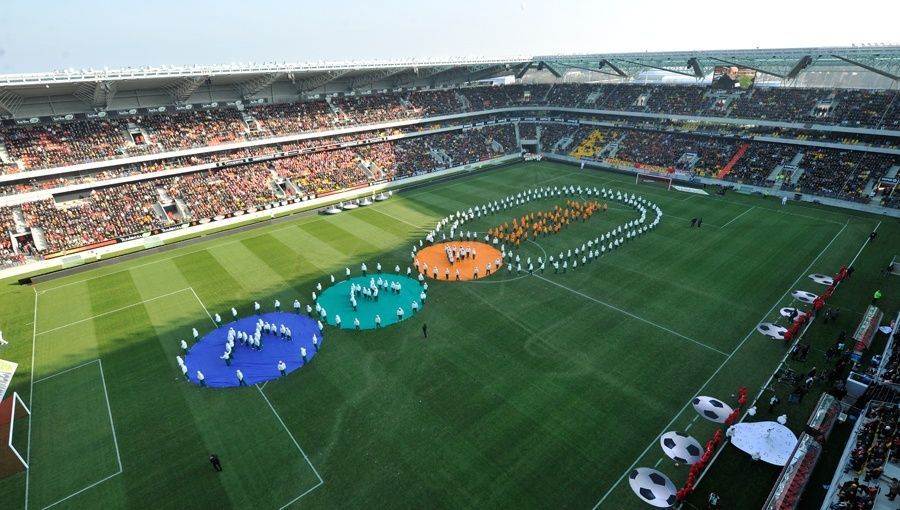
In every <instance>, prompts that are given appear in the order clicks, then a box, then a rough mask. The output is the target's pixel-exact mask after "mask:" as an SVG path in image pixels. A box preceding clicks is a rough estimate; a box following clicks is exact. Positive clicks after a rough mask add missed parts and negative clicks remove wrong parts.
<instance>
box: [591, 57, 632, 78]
mask: <svg viewBox="0 0 900 510" xmlns="http://www.w3.org/2000/svg"><path fill="white" fill-rule="evenodd" d="M606 66H609V68H610V69H612V70H613V72H614V73H616V74H617V75H619V76H621V77H622V78H628V73H626V72H625V71H623V70H621V69H619V68H618V67H616V65H615V64H613V63H612V62H610V61H609V60H606V59H603V60H601V61H600V66H599V67H597V69H603V68H604V67H606Z"/></svg>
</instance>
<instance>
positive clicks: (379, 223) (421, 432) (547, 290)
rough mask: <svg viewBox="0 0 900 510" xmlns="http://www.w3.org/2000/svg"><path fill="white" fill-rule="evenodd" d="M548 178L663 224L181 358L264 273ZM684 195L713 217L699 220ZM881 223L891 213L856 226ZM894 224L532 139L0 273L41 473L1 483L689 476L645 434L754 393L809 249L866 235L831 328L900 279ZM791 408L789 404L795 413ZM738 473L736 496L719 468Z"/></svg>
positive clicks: (587, 481) (49, 490) (507, 488)
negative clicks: (660, 173) (347, 199)
mask: <svg viewBox="0 0 900 510" xmlns="http://www.w3.org/2000/svg"><path fill="white" fill-rule="evenodd" d="M563 184H576V185H582V186H607V187H610V186H612V187H616V188H618V189H621V190H623V191H626V190H627V191H629V192H635V193H637V194H642V195H643V196H645V197H647V198H649V199H651V200H653V201H655V202H656V203H657V204H659V205H660V207H661V208H662V209H663V212H664V217H663V221H662V224H661V225H660V227H659V228H658V229H656V230H654V231H652V232H651V233H649V234H648V235H645V236H641V237H639V238H638V239H637V240H635V241H632V242H629V243H627V244H626V245H625V246H624V247H623V248H620V249H619V250H617V251H615V252H613V253H611V254H607V255H605V256H604V257H603V258H601V259H599V260H597V261H595V262H594V263H592V264H591V265H589V266H587V267H584V268H579V269H578V271H577V272H572V271H569V272H568V273H567V274H565V275H563V274H559V275H554V274H552V273H553V271H552V270H549V271H548V272H547V274H545V275H544V276H543V277H539V276H524V277H516V275H515V273H513V275H512V276H508V275H507V274H506V272H505V271H504V272H502V274H500V275H494V276H493V277H492V278H491V279H486V280H482V281H477V282H464V283H457V282H449V283H448V282H436V283H433V284H432V285H431V288H430V290H429V298H428V303H427V306H425V308H424V309H423V311H422V312H421V313H419V314H417V315H416V316H415V317H413V318H411V319H409V320H406V321H404V322H403V323H401V324H399V325H396V326H392V327H390V328H384V329H381V330H372V331H364V332H360V333H357V332H351V331H343V332H336V331H334V330H328V331H326V335H325V342H324V345H323V348H322V351H321V352H320V353H319V354H318V355H317V356H316V358H315V360H314V362H312V363H311V364H310V365H309V366H308V367H304V368H303V369H301V370H299V371H297V372H296V373H294V374H291V375H290V376H288V377H286V378H284V379H281V380H278V381H273V382H269V383H267V384H266V385H265V386H264V387H249V388H241V389H226V390H211V389H207V388H199V387H196V386H194V385H191V384H189V383H186V382H184V381H183V379H182V378H181V373H180V371H179V369H178V367H177V365H176V362H175V356H176V354H178V353H179V348H178V340H179V339H180V338H189V337H190V329H191V328H192V327H197V328H198V329H199V330H200V331H201V333H204V332H207V331H209V330H210V329H212V327H213V324H212V323H211V321H210V319H209V316H208V314H207V312H209V313H216V312H219V313H222V315H223V316H225V315H226V312H227V311H228V309H229V308H231V307H236V308H237V309H238V310H239V311H240V312H241V313H242V314H246V313H250V310H251V304H252V302H253V300H258V301H260V302H261V303H264V305H269V306H271V302H272V300H273V299H275V298H279V299H280V300H281V302H282V303H291V302H292V301H293V300H294V299H295V298H299V299H300V300H301V302H303V303H304V304H305V303H306V302H307V301H308V300H309V295H310V292H311V291H312V290H313V289H314V287H315V284H316V283H317V282H322V283H323V285H324V284H325V282H326V280H327V277H328V275H329V274H332V273H333V274H335V275H342V274H343V270H344V267H345V266H350V267H351V268H353V269H354V270H356V269H357V268H358V267H359V263H360V262H362V261H367V262H369V265H370V267H372V266H374V262H376V261H380V262H381V263H382V264H383V265H384V266H385V267H390V268H393V267H394V265H395V264H400V265H401V266H403V267H405V266H406V265H409V264H410V261H409V252H410V247H411V246H412V244H413V243H414V242H416V241H417V240H418V239H420V238H422V237H423V236H424V234H425V232H426V231H427V230H428V229H429V228H430V227H431V226H432V225H433V224H434V222H435V221H436V220H437V219H439V218H441V217H443V216H444V215H446V214H448V213H450V212H453V211H456V210H461V209H468V208H469V207H471V206H475V205H478V204H482V203H484V202H485V201H488V200H495V199H500V198H502V197H503V196H506V195H509V194H512V193H516V192H518V191H521V190H524V189H525V188H526V187H531V186H537V185H563ZM547 204H548V203H545V202H537V203H531V204H528V205H527V206H523V207H521V208H519V209H517V210H514V211H508V213H509V214H508V218H506V219H507V220H511V219H512V217H513V215H515V214H519V213H524V212H526V211H531V210H546V209H547V208H548V207H547ZM695 216H702V217H703V220H704V223H703V228H702V229H691V228H688V222H687V220H688V219H690V218H692V217H695ZM636 217H637V215H636V213H634V212H633V211H632V210H630V209H629V210H626V209H624V208H621V207H619V206H614V207H612V208H611V209H610V210H609V211H608V212H607V213H606V214H605V215H598V216H595V218H593V219H591V220H590V221H589V222H588V223H585V224H578V225H574V226H573V227H572V228H571V229H570V230H568V231H566V232H565V233H563V234H561V235H559V236H555V237H552V238H546V239H541V240H540V241H539V243H538V244H534V243H527V246H523V247H522V248H523V249H522V254H523V258H524V257H525V256H527V255H531V256H533V257H534V256H537V255H539V254H542V253H543V252H544V251H546V252H547V253H554V252H559V251H560V250H561V249H563V248H564V247H566V248H567V247H570V246H572V245H573V244H574V243H575V242H576V241H577V243H578V244H581V240H582V239H587V237H588V236H590V237H594V235H597V234H599V233H600V232H605V231H606V230H609V229H610V228H612V226H614V225H618V224H620V223H623V222H625V221H628V220H629V219H633V218H636ZM501 219H503V216H502V215H501V216H496V217H491V218H489V219H488V220H481V222H480V223H478V222H476V223H473V224H471V227H467V228H472V229H473V230H474V229H481V230H482V231H483V230H484V229H486V227H487V226H489V225H493V223H496V222H497V221H498V220H501ZM876 227H877V228H878V232H879V233H880V237H879V238H878V240H877V241H876V242H874V243H870V244H869V245H867V246H865V247H864V241H865V239H866V237H867V235H868V234H869V232H871V231H872V230H873V229H874V228H876ZM898 227H900V226H898V223H897V221H896V220H895V219H886V218H885V219H883V218H879V217H875V216H871V215H865V214H861V213H853V212H848V211H843V210H837V209H828V208H823V207H817V206H812V205H809V204H789V205H787V206H785V207H782V206H781V204H780V203H779V202H777V201H776V200H775V199H772V198H770V199H764V198H761V197H748V196H741V195H735V194H729V195H727V196H725V197H720V196H709V197H703V196H696V195H690V194H685V193H678V192H674V191H666V190H665V189H664V188H662V187H658V186H653V185H635V184H634V178H633V177H628V176H623V175H617V174H612V173H607V172H601V171H592V170H577V169H576V168H575V167H570V166H563V165H558V164H552V163H529V164H518V165H514V166H510V167H505V168H501V169H496V170H491V171H488V172H484V173H480V174H476V175H473V176H467V177H463V178H460V179H457V180H453V181H451V182H449V183H443V184H438V185H434V186H429V187H425V188H421V189H416V190H413V191H409V192H403V193H399V194H396V195H395V196H394V198H393V199H391V200H390V201H387V202H384V203H380V204H377V205H374V206H371V207H368V208H364V209H359V210H356V211H353V212H351V213H344V214H341V215H338V216H334V217H325V216H307V217H302V218H297V219H296V220H291V221H289V222H286V223H280V224H276V225H270V226H264V227H261V228H259V229H255V230H252V231H249V232H242V233H238V234H235V235H232V236H229V237H225V238H220V239H216V240H213V241H204V242H200V243H197V244H191V245H188V246H185V247H183V248H179V249H176V250H173V251H169V252H165V253H160V254H155V255H150V256H147V257H143V258H140V259H138V260H132V261H128V262H122V263H119V264H115V265H111V266H108V267H104V268H101V269H97V270H92V271H88V272H84V273H81V274H78V275H74V276H71V277H65V278H61V279H58V280H54V281H50V282H47V283H43V284H39V285H37V286H36V287H35V288H34V289H32V288H30V287H21V286H16V285H15V284H14V283H13V282H6V283H7V285H6V286H4V287H3V289H2V291H0V292H2V294H0V306H2V310H3V314H2V317H0V321H2V323H0V326H2V329H3V331H4V336H5V337H6V339H8V340H9V341H10V346H8V347H5V348H3V349H2V350H0V357H3V358H5V359H10V360H12V361H16V362H18V363H20V367H19V371H18V372H17V375H16V377H15V379H14V380H13V387H12V390H15V391H18V392H19V394H20V395H22V397H23V399H24V400H25V401H26V403H28V402H30V403H31V406H32V412H33V418H32V425H31V430H30V448H28V446H29V444H28V437H27V435H26V436H22V435H21V434H17V437H18V438H21V439H19V440H17V441H18V443H19V446H21V447H22V448H23V451H26V450H30V455H29V456H30V460H31V469H30V472H29V473H28V474H27V476H26V474H25V473H21V474H17V475H14V476H12V477H9V478H6V479H4V480H0V508H2V509H12V508H21V507H23V506H26V505H27V508H34V509H44V508H47V507H48V506H52V507H53V508H146V507H151V506H153V507H159V508H251V507H252V508H276V509H277V508H282V507H285V506H290V507H291V508H363V507H378V508H444V507H447V508H511V507H514V508H563V507H565V508H592V507H595V505H598V504H599V505H600V506H601V507H602V508H614V509H619V508H643V507H644V505H643V504H642V503H640V501H639V500H638V499H637V498H636V497H635V496H634V495H633V494H632V493H631V490H630V489H629V488H628V483H627V480H624V476H625V475H626V474H627V473H628V471H629V470H630V469H631V468H632V466H635V465H636V466H648V467H653V466H656V465H658V468H659V469H661V470H663V471H664V472H666V473H668V474H670V476H672V478H673V480H674V481H675V483H676V484H681V483H682V482H683V481H684V479H685V477H686V475H687V468H686V467H683V466H682V467H676V466H674V465H673V464H672V462H670V461H668V460H667V459H663V455H662V451H661V450H660V448H659V445H658V442H657V438H658V436H659V435H660V434H661V433H663V432H665V431H668V430H686V429H687V430H688V432H689V433H691V434H692V435H694V436H695V437H697V438H698V440H700V441H701V442H705V441H706V439H707V438H708V437H709V436H710V435H711V434H712V432H713V431H714V430H715V428H714V426H713V424H712V423H710V422H707V421H705V420H703V419H697V417H696V413H695V412H694V411H693V409H692V408H690V406H689V405H688V404H689V402H690V400H691V399H692V398H693V397H694V396H695V395H696V394H698V393H699V394H703V395H711V396H715V397H719V398H721V399H723V400H725V401H726V402H729V403H733V399H731V398H730V397H729V396H730V395H731V394H732V393H734V392H735V391H736V390H737V389H738V388H739V387H740V386H747V388H748V392H749V393H750V395H751V396H753V395H755V394H756V392H757V391H758V390H759V388H760V386H761V385H762V384H763V383H764V382H765V381H766V379H767V378H768V376H769V375H770V374H771V372H772V370H773V369H774V368H775V366H776V365H777V364H778V362H779V361H780V359H781V358H782V357H783V356H784V354H785V349H784V348H783V347H782V346H781V345H780V344H778V343H776V342H774V341H772V340H769V339H767V338H765V337H763V336H762V335H759V334H757V333H755V332H753V330H754V328H755V326H756V325H757V324H758V323H759V322H761V321H763V320H771V319H774V318H775V317H776V316H777V308H778V307H781V306H787V305H788V304H789V303H791V297H790V295H789V292H790V291H792V290H794V289H798V288H799V289H804V290H809V291H813V292H815V291H817V290H819V291H820V290H822V287H819V286H818V285H816V284H814V283H812V281H811V280H809V279H808V278H807V275H808V274H810V273H814V272H822V273H834V272H835V271H836V270H837V269H838V268H839V267H840V265H841V264H842V263H846V262H848V261H850V260H852V259H854V257H856V256H857V255H859V257H858V260H857V261H856V267H857V268H858V271H857V273H856V275H855V276H854V278H853V279H850V280H848V281H847V284H846V285H842V286H841V287H840V288H839V289H838V291H837V292H836V294H835V296H834V298H833V300H832V301H833V303H835V305H836V306H841V307H843V309H845V310H846V312H844V313H842V315H841V321H842V322H841V323H840V324H839V325H838V327H852V326H846V325H847V324H851V323H853V324H855V323H854V322H853V320H854V317H857V318H858V317H859V315H858V313H859V312H861V311H862V310H863V309H864V307H865V305H866V303H867V302H868V300H869V296H871V293H872V291H873V290H874V288H875V287H876V286H881V287H882V290H883V291H884V293H885V299H884V300H883V301H884V302H885V303H884V304H885V307H884V308H885V309H886V310H896V306H897V305H898V303H900V300H898V293H900V286H898V284H897V282H896V281H893V280H882V278H881V276H880V274H879V270H880V268H882V267H883V266H885V265H887V262H889V261H890V259H891V257H892V256H893V255H896V254H895V253H893V252H892V251H893V250H892V249H891V248H892V247H893V248H897V247H900V242H898V240H900V228H898ZM863 247H864V248H863ZM423 323H427V324H428V331H429V338H428V340H427V341H426V340H423V339H422V337H421V327H422V324H423ZM816 327H817V326H816V325H814V326H813V330H815V328H816ZM828 327H829V328H830V327H832V326H831V325H829V326H828ZM811 331H812V330H811ZM823 331H824V332H822V333H821V336H822V338H823V340H822V342H828V341H829V340H827V339H826V338H830V337H829V335H830V331H831V330H830V329H829V330H827V331H826V330H823ZM32 340H33V341H32ZM824 345H827V343H825V344H824ZM32 346H33V351H32ZM32 364H33V373H32V370H31V367H32ZM783 400H786V398H784V399H783ZM810 400H815V399H812V398H811V399H810ZM763 414H764V413H763ZM762 417H764V416H762ZM795 418H796V419H795ZM803 421H805V415H802V413H800V412H797V413H795V415H792V416H791V422H790V423H789V425H791V426H792V427H793V428H794V430H801V429H802V425H803V423H802V422H803ZM20 424H21V425H23V426H27V422H26V421H20V422H18V423H17V426H19V425H20ZM729 448H730V447H729ZM211 452H216V453H217V454H218V455H219V456H220V458H221V459H222V462H223V465H224V471H223V472H222V473H216V472H214V471H213V470H212V468H211V467H210V465H209V463H208V462H207V456H208V455H209V453H211ZM723 458H728V459H730V460H728V461H727V462H722V463H720V464H721V465H719V464H717V466H716V469H718V468H721V472H722V473H728V474H727V476H726V475H725V474H718V475H716V474H715V473H713V474H712V475H711V476H710V478H709V481H708V482H707V481H704V485H702V486H701V488H700V492H708V491H709V490H710V489H713V488H715V489H717V490H718V491H719V492H720V494H721V495H723V496H725V497H726V501H727V502H728V505H727V508H738V509H740V508H759V507H760V505H761V503H762V501H763V499H765V496H766V494H767V492H768V489H769V487H770V485H771V482H772V480H774V477H775V476H776V475H777V473H778V470H777V469H775V468H770V467H765V466H763V465H760V464H756V463H752V462H751V461H750V460H749V458H747V457H745V456H742V455H740V454H733V453H731V452H727V454H726V456H723ZM735 466H740V467H739V468H735ZM735 477H737V478H739V479H740V483H741V485H740V486H741V487H744V489H741V492H740V495H738V493H737V492H730V491H729V487H732V485H730V484H732V483H737V482H736V481H735ZM707 484H709V485H708V486H707Z"/></svg>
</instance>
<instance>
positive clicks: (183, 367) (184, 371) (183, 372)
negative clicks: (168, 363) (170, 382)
mask: <svg viewBox="0 0 900 510" xmlns="http://www.w3.org/2000/svg"><path fill="white" fill-rule="evenodd" d="M181 375H183V376H184V380H185V381H190V380H191V378H190V377H188V368H187V365H181Z"/></svg>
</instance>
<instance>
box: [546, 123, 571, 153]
mask: <svg viewBox="0 0 900 510" xmlns="http://www.w3.org/2000/svg"><path fill="white" fill-rule="evenodd" d="M577 130H578V126H573V125H572V124H542V125H541V147H542V148H543V150H544V151H551V150H554V148H555V147H556V144H558V143H559V141H560V140H562V139H563V138H566V137H569V138H572V139H573V141H574V139H575V133H576V131H577ZM569 147H571V145H570V146H569Z"/></svg>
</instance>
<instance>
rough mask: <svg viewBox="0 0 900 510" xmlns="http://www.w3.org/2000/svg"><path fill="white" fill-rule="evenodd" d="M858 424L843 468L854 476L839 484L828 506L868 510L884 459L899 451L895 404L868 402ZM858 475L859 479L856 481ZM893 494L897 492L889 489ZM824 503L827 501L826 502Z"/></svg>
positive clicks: (882, 468)
mask: <svg viewBox="0 0 900 510" xmlns="http://www.w3.org/2000/svg"><path fill="white" fill-rule="evenodd" d="M860 419H861V420H863V422H862V424H861V425H860V426H859V428H858V430H857V434H856V443H855V444H854V448H853V450H852V451H851V452H850V459H849V465H848V466H847V471H852V472H854V473H855V474H856V475H857V476H855V477H854V478H851V479H849V480H847V481H845V482H844V483H842V484H841V485H840V488H839V490H838V492H837V495H836V499H837V501H833V502H831V505H830V506H829V508H832V509H836V510H837V509H852V510H857V509H860V510H869V509H871V508H873V507H874V505H875V498H876V497H877V495H878V492H879V483H878V481H879V479H880V478H881V476H882V474H883V473H884V466H885V463H886V462H888V459H890V458H892V457H896V456H897V453H898V450H900V435H898V434H897V426H898V425H900V412H898V409H897V407H896V406H888V405H881V404H875V403H873V404H871V406H870V407H869V410H868V412H867V413H866V415H865V416H864V417H861V418H860ZM860 477H862V478H863V480H862V481H860ZM890 492H891V493H893V494H894V495H895V497H896V494H897V491H894V490H893V487H892V488H891V489H890ZM826 504H828V502H826Z"/></svg>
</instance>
